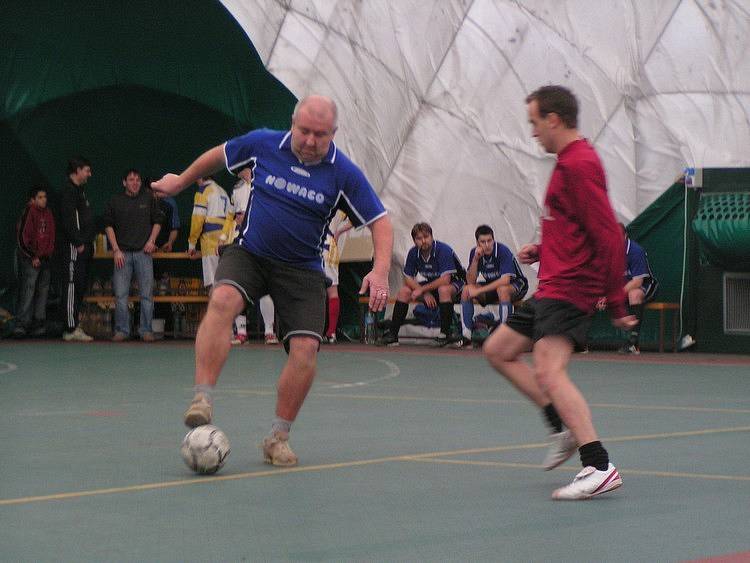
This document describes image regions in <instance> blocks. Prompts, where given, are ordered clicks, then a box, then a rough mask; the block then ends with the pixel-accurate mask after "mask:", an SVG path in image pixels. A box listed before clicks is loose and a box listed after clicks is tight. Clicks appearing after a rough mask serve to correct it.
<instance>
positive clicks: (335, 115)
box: [292, 94, 339, 129]
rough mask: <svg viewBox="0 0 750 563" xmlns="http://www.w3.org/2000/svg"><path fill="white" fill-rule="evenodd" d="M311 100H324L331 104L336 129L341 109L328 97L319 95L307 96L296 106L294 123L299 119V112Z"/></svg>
mask: <svg viewBox="0 0 750 563" xmlns="http://www.w3.org/2000/svg"><path fill="white" fill-rule="evenodd" d="M310 98H322V99H324V100H326V101H327V102H328V103H329V104H330V107H331V113H333V128H334V129H336V128H337V127H338V124H339V109H338V107H337V106H336V102H334V101H333V99H332V98H329V97H328V96H321V95H318V94H310V95H309V96H305V97H304V98H302V99H300V100H299V101H298V102H297V104H296V105H295V106H294V112H292V121H294V120H295V118H296V117H297V112H298V111H299V110H300V108H301V107H303V106H304V105H306V104H307V103H308V102H309V101H310Z"/></svg>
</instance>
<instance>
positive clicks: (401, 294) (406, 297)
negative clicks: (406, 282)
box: [396, 286, 411, 303]
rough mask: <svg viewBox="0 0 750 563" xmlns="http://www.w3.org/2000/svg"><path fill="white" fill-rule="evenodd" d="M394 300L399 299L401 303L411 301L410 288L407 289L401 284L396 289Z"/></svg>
mask: <svg viewBox="0 0 750 563" xmlns="http://www.w3.org/2000/svg"><path fill="white" fill-rule="evenodd" d="M396 300H397V301H401V302H402V303H408V302H409V301H411V289H409V288H408V287H407V286H403V287H402V288H401V289H399V290H398V295H396Z"/></svg>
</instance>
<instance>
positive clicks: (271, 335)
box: [265, 332, 279, 344]
mask: <svg viewBox="0 0 750 563" xmlns="http://www.w3.org/2000/svg"><path fill="white" fill-rule="evenodd" d="M265 339H266V344H278V343H279V339H278V338H276V335H275V334H274V333H273V332H269V333H268V334H266V336H265Z"/></svg>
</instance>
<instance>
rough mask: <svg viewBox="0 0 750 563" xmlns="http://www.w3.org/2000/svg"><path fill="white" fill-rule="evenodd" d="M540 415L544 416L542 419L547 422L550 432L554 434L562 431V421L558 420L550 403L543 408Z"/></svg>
mask: <svg viewBox="0 0 750 563" xmlns="http://www.w3.org/2000/svg"><path fill="white" fill-rule="evenodd" d="M542 413H543V414H544V418H545V419H546V420H547V424H549V427H550V428H552V430H554V431H555V432H562V431H563V423H562V419H561V418H560V415H559V414H557V409H556V408H555V406H554V405H553V404H552V403H550V404H549V405H547V406H546V407H544V408H543V409H542Z"/></svg>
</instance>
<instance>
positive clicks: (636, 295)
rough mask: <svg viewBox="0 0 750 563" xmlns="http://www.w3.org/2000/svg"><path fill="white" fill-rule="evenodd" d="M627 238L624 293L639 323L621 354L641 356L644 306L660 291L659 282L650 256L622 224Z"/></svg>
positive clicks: (631, 331) (631, 332)
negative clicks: (649, 260) (649, 259)
mask: <svg viewBox="0 0 750 563" xmlns="http://www.w3.org/2000/svg"><path fill="white" fill-rule="evenodd" d="M620 227H621V228H622V234H623V237H624V238H625V255H626V259H627V265H626V267H625V287H624V288H623V291H624V292H625V294H626V295H627V296H628V308H629V310H630V311H629V312H630V314H631V315H635V317H636V320H637V321H638V323H637V324H636V325H635V326H634V327H633V328H632V329H631V330H630V334H628V340H627V342H625V344H623V346H622V347H621V348H620V350H619V352H620V353H621V354H640V353H641V351H640V348H639V345H638V340H639V338H640V328H641V321H642V320H643V306H644V305H645V304H646V303H648V302H649V301H653V300H654V297H656V292H657V291H658V289H659V282H658V281H657V280H656V278H655V277H654V273H653V272H652V271H651V266H650V265H649V263H648V255H647V254H646V251H645V250H644V249H643V247H642V246H641V245H640V244H638V243H637V242H635V241H632V240H630V238H629V237H628V231H627V230H626V229H625V225H623V224H622V223H620Z"/></svg>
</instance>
